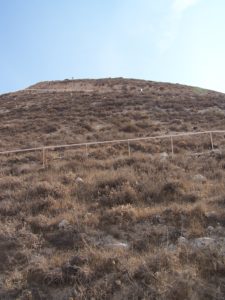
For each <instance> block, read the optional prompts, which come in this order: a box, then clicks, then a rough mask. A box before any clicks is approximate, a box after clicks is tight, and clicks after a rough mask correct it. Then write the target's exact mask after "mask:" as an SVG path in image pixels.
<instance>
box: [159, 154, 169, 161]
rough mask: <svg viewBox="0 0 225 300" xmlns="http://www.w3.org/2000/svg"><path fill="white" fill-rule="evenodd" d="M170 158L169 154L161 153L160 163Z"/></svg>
mask: <svg viewBox="0 0 225 300" xmlns="http://www.w3.org/2000/svg"><path fill="white" fill-rule="evenodd" d="M168 157H169V155H168V153H166V152H162V153H160V161H165V160H167V158H168Z"/></svg>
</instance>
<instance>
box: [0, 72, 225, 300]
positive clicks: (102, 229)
mask: <svg viewBox="0 0 225 300" xmlns="http://www.w3.org/2000/svg"><path fill="white" fill-rule="evenodd" d="M0 116H1V118H0V132H1V138H0V149H1V151H2V150H10V149H15V148H27V147H36V146H42V145H57V144H65V143H74V142H78V143H79V142H86V141H99V140H109V139H121V138H132V137H143V136H156V135H161V134H167V133H177V132H186V131H196V132H197V131H205V130H213V129H225V118H224V116H225V95H224V94H221V93H216V92H213V91H208V90H202V89H199V88H196V87H188V86H182V85H173V84H165V83H156V82H147V81H141V80H131V79H121V78H117V79H101V80H78V81H70V80H66V81H62V82H60V81H56V82H43V83H39V84H36V85H34V86H32V87H30V88H28V89H26V90H23V91H19V92H17V93H11V94H5V95H1V96H0ZM213 140H214V148H217V149H220V152H212V153H209V154H206V155H204V156H198V155H197V156H190V154H193V153H194V152H207V151H208V150H210V149H211V140H210V136H209V135H208V134H206V135H201V136H192V137H179V138H175V139H174V153H175V154H176V155H175V156H174V157H171V156H170V155H168V154H170V152H171V145H170V140H154V141H142V142H132V143H130V150H131V156H128V148H127V144H115V145H101V146H91V147H88V149H85V147H84V148H82V147H81V148H79V149H73V148H71V149H67V150H62V149H58V150H55V151H48V152H46V156H45V166H44V168H43V165H42V159H43V157H42V153H41V152H38V151H37V152H31V153H20V154H10V155H2V156H1V162H0V166H1V169H0V272H1V275H0V299H24V300H25V299H60V300H63V299H121V300H122V299H162V300H164V299H202V300H203V299H221V300H222V299H224V297H225V277H224V274H225V264H224V259H225V256H224V253H225V221H224V220H225V214H224V205H225V200H224V199H225V185H224V177H225V153H224V150H223V149H224V145H225V141H224V134H222V133H221V134H214V135H213ZM86 150H87V152H86ZM162 152H165V153H162ZM167 153H168V154H167Z"/></svg>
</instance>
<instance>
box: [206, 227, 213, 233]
mask: <svg viewBox="0 0 225 300" xmlns="http://www.w3.org/2000/svg"><path fill="white" fill-rule="evenodd" d="M206 230H207V232H208V233H209V234H212V232H213V231H214V227H213V226H208V227H207V229H206Z"/></svg>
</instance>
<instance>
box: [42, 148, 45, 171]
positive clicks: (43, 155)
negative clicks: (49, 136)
mask: <svg viewBox="0 0 225 300" xmlns="http://www.w3.org/2000/svg"><path fill="white" fill-rule="evenodd" d="M42 163H43V168H45V148H43V149H42Z"/></svg>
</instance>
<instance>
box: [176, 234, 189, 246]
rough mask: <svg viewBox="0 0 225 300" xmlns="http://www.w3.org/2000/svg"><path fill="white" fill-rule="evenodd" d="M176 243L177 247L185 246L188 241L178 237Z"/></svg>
mask: <svg viewBox="0 0 225 300" xmlns="http://www.w3.org/2000/svg"><path fill="white" fill-rule="evenodd" d="M177 243H178V245H186V244H188V240H187V239H186V238H185V237H183V236H180V237H179V238H178V240H177Z"/></svg>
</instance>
